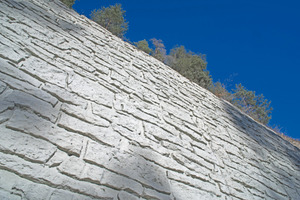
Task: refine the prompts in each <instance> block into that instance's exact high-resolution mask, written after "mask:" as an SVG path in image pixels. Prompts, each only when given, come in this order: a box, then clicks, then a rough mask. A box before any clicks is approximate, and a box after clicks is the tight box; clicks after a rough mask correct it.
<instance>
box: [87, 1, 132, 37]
mask: <svg viewBox="0 0 300 200" xmlns="http://www.w3.org/2000/svg"><path fill="white" fill-rule="evenodd" d="M125 12H126V11H124V10H123V9H122V6H121V4H115V5H114V6H109V7H107V8H105V7H102V8H101V9H98V10H94V11H92V13H91V19H92V20H93V21H95V22H96V23H98V24H100V25H101V26H103V27H104V28H106V29H107V30H109V31H110V32H111V33H112V34H114V35H116V36H118V37H120V38H123V36H124V34H125V33H126V31H127V30H128V22H126V20H125V18H124V16H125Z"/></svg>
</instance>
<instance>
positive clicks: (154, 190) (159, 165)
mask: <svg viewBox="0 0 300 200" xmlns="http://www.w3.org/2000/svg"><path fill="white" fill-rule="evenodd" d="M0 8H1V9H0V199H46V200H50V199H55V200H57V199H80V200H81V199H115V200H127V199H133V200H137V199H140V200H142V199H172V200H186V199H201V200H202V199H209V200H211V199H224V200H225V199H226V200H235V199H244V200H249V199H295V200H296V199H300V150H299V149H298V148H296V147H294V146H292V145H291V144H290V143H288V142H287V141H285V140H283V139H281V138H280V137H279V136H277V135H276V134H274V133H273V132H272V131H271V130H269V129H268V128H266V127H265V126H263V125H261V124H259V123H257V122H255V121H254V120H252V119H251V118H250V117H248V116H246V115H244V114H243V113H241V112H240V111H239V110H238V109H236V108H235V107H234V106H232V105H231V104H229V103H227V102H225V101H223V100H221V99H219V98H217V97H215V96H214V95H213V94H211V93H210V92H208V91H207V90H205V89H203V88H201V87H200V86H198V85H196V84H194V83H192V82H190V81H188V80H187V79H186V78H184V77H182V76H181V75H179V74H178V73H177V72H175V71H173V70H172V69H170V68H169V67H168V66H165V65H164V64H163V63H161V62H159V61H158V60H156V59H155V58H153V57H151V56H149V55H146V54H145V53H143V52H141V51H139V50H137V49H136V48H135V47H134V46H132V45H130V44H128V43H126V42H124V41H122V40H121V39H119V38H117V37H115V36H113V35H112V34H111V33H109V32H107V31H106V30H104V29H103V28H102V27H100V26H99V25H97V24H96V23H94V22H92V21H90V20H89V19H87V18H86V17H84V16H80V15H79V14H77V13H76V12H75V11H73V10H71V9H68V8H66V7H65V6H64V5H63V4H62V3H60V1H58V0H45V1H44V0H0Z"/></svg>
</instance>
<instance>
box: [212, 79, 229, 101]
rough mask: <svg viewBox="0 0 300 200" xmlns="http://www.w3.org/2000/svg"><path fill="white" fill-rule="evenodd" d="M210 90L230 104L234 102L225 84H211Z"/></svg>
mask: <svg viewBox="0 0 300 200" xmlns="http://www.w3.org/2000/svg"><path fill="white" fill-rule="evenodd" d="M208 89H209V90H210V91H211V92H212V93H214V94H215V95H216V96H217V97H220V98H222V99H225V100H227V101H229V102H230V101H231V100H232V95H231V93H230V92H229V91H228V90H227V89H226V86H225V84H223V83H221V82H220V81H218V82H215V83H213V84H211V86H210V87H209V88H208Z"/></svg>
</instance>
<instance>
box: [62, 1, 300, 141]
mask: <svg viewBox="0 0 300 200" xmlns="http://www.w3.org/2000/svg"><path fill="white" fill-rule="evenodd" d="M61 1H62V2H63V3H65V4H66V5H67V6H69V7H72V5H73V4H74V2H75V0H61ZM125 12H126V11H124V10H123V9H122V6H121V4H115V5H113V6H109V7H107V8H106V7H102V8H101V9H98V10H94V11H92V13H91V19H92V20H93V21H95V22H97V23H98V24H100V25H101V26H103V27H104V28H106V29H107V30H109V31H110V32H112V33H113V34H114V35H116V36H118V37H120V38H123V39H124V35H125V33H126V31H127V30H128V22H126V20H125ZM150 41H151V42H152V46H153V48H151V47H150V45H149V43H148V41H147V40H146V39H144V40H141V41H138V42H135V43H134V45H135V46H136V47H137V48H138V49H140V50H142V51H144V52H145V53H147V54H149V55H152V56H153V57H154V58H156V59H158V60H160V61H161V62H163V63H165V64H166V65H168V66H170V67H171V68H173V69H174V70H176V71H177V72H179V73H180V74H182V75H183V76H185V77H186V78H188V79H189V80H191V81H193V82H195V83H197V84H198V85H200V86H202V87H204V88H206V89H208V90H209V91H211V92H212V93H214V94H215V95H216V96H218V97H220V98H222V99H224V100H226V101H229V102H231V103H232V104H233V105H235V106H236V107H238V108H239V109H240V110H241V111H243V112H244V113H246V114H248V115H249V116H251V117H252V118H253V119H254V120H256V121H258V122H260V123H262V124H265V125H267V126H269V127H271V126H270V124H269V122H270V119H271V114H272V110H273V108H272V107H270V104H271V101H268V100H267V99H265V97H264V96H263V94H260V95H256V92H255V91H251V90H248V89H246V88H245V87H244V86H242V84H236V88H235V89H233V90H231V91H228V90H227V89H226V87H225V84H223V83H221V82H220V81H218V82H213V79H212V77H211V75H210V73H209V71H208V70H207V62H206V56H205V55H203V54H196V53H193V52H191V51H188V50H186V48H185V47H184V46H182V45H181V46H176V47H175V48H173V49H171V50H170V54H167V51H166V49H165V46H164V44H163V41H162V40H160V39H156V38H152V39H150ZM273 130H274V131H275V132H276V133H277V134H278V135H280V136H281V137H283V138H284V139H286V140H288V141H290V142H291V143H292V144H294V145H295V146H297V145H298V147H300V141H298V140H294V139H292V138H289V137H287V136H285V135H284V134H283V133H281V131H280V129H276V128H273Z"/></svg>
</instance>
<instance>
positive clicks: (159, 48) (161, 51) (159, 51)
mask: <svg viewBox="0 0 300 200" xmlns="http://www.w3.org/2000/svg"><path fill="white" fill-rule="evenodd" d="M150 41H151V42H152V44H153V46H154V51H152V54H151V55H152V56H153V57H154V58H156V59H157V60H159V61H161V62H164V61H165V59H166V54H167V51H166V48H165V45H164V44H163V42H162V40H158V39H155V38H152V39H151V40H150Z"/></svg>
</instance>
